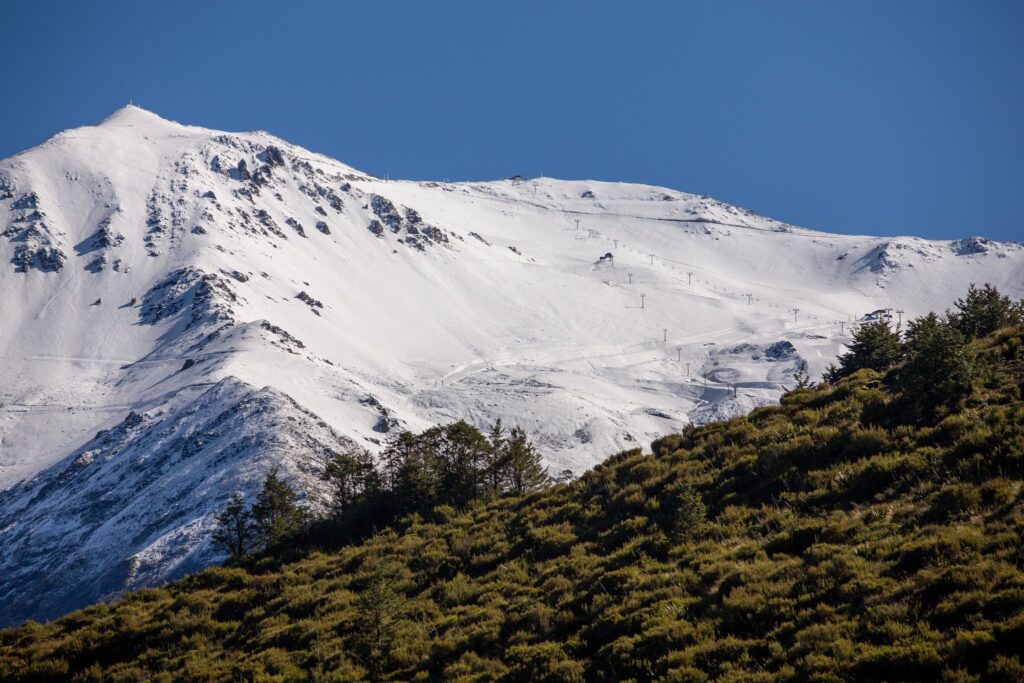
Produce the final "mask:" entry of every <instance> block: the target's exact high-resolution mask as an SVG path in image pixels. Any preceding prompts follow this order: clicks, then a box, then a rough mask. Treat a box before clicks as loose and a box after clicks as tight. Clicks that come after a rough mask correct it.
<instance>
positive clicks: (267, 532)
mask: <svg viewBox="0 0 1024 683" xmlns="http://www.w3.org/2000/svg"><path fill="white" fill-rule="evenodd" d="M297 501H298V494H296V493H295V490H294V489H293V488H292V487H291V486H289V485H288V482H286V481H285V480H284V479H282V478H281V477H279V476H278V474H277V468H274V469H272V470H271V471H270V472H268V473H267V476H266V478H265V479H264V480H263V488H262V490H260V493H259V495H258V496H257V497H256V502H255V503H254V504H253V506H252V517H253V523H254V526H255V529H256V531H257V535H258V536H259V539H260V541H261V542H262V543H263V545H264V546H265V547H269V546H273V545H276V544H277V543H280V542H281V541H283V540H284V539H286V538H289V537H291V536H294V535H295V534H296V533H297V532H298V531H299V530H300V529H301V528H302V525H303V523H304V522H305V513H304V511H303V509H302V508H301V507H299V505H298V502H297Z"/></svg>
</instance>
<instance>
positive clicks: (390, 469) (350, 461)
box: [212, 420, 565, 560]
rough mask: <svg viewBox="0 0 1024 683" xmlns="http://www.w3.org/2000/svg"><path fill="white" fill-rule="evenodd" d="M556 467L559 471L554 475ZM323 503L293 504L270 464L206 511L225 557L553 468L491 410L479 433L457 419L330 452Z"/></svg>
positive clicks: (468, 498)
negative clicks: (376, 444)
mask: <svg viewBox="0 0 1024 683" xmlns="http://www.w3.org/2000/svg"><path fill="white" fill-rule="evenodd" d="M561 477H562V478H564V477H565V473H563V474H562V475H561ZM323 479H324V480H325V481H326V483H327V484H328V488H329V490H330V492H331V507H330V510H329V511H328V513H327V514H326V515H324V516H320V517H319V518H317V517H314V516H313V515H311V514H310V513H309V512H308V510H307V509H306V508H305V507H303V506H302V504H301V503H300V500H299V496H298V494H297V493H296V491H295V490H294V489H293V488H292V487H291V486H290V485H289V484H288V483H287V482H286V481H285V480H284V479H283V478H282V477H281V476H280V475H279V473H278V471H277V470H276V469H274V470H271V471H270V472H269V473H267V475H266V477H265V479H264V481H263V485H262V488H261V489H260V491H259V493H258V494H257V496H256V498H255V500H254V501H253V502H252V504H251V505H247V504H246V501H245V498H244V496H243V495H242V494H241V493H240V492H235V493H234V494H232V496H231V497H230V499H229V500H228V502H227V504H226V505H225V506H224V508H222V509H221V510H220V512H219V513H218V514H217V516H216V518H215V527H214V531H213V535H212V541H213V544H214V546H215V547H216V548H218V549H220V550H223V551H224V552H226V553H227V554H228V555H229V557H230V558H232V559H235V560H237V559H240V558H243V557H245V556H248V555H252V554H256V553H261V552H267V551H273V550H274V549H280V548H282V547H284V546H288V545H309V544H310V543H314V544H320V545H322V544H323V543H324V542H325V541H326V542H328V543H330V544H339V543H347V542H352V541H354V540H357V539H360V538H364V537H366V536H367V535H369V534H371V533H373V531H375V530H377V529H380V528H383V527H386V526H389V525H391V524H393V523H394V522H396V521H397V520H398V519H400V518H402V517H404V516H406V515H408V514H411V513H416V512H421V513H422V512H427V511H430V510H432V509H433V508H436V507H438V506H443V505H448V506H451V507H453V508H455V509H457V510H460V509H464V508H465V507H467V506H468V505H469V504H471V503H473V502H474V501H482V500H488V499H493V498H497V497H500V496H506V495H512V496H522V495H526V494H529V493H533V492H535V491H538V490H540V489H543V488H545V487H547V486H548V485H550V484H551V483H552V482H553V481H555V478H553V477H552V476H551V475H550V474H549V472H548V469H547V467H545V466H544V464H543V461H542V458H541V456H540V453H539V452H538V451H537V448H536V447H535V446H534V444H533V442H532V441H531V440H530V439H529V438H528V436H527V435H526V432H525V431H524V430H523V429H522V428H520V427H513V428H512V429H510V430H506V429H505V427H504V426H503V425H502V423H501V420H498V421H497V423H495V425H494V426H493V427H492V428H491V429H490V430H489V432H488V433H487V434H484V433H483V432H481V431H480V430H479V429H477V428H476V427H473V426H472V425H470V424H469V423H467V422H465V421H459V422H455V423H452V424H449V425H443V426H436V427H432V428H430V429H427V430H426V431H424V432H421V433H419V434H415V433H413V432H410V431H404V432H401V433H399V434H397V435H396V436H395V437H393V438H392V439H390V440H389V441H388V443H387V445H386V447H385V449H384V451H383V452H382V453H381V455H380V456H379V457H375V456H374V455H373V454H372V453H370V452H369V451H367V450H366V449H355V450H352V451H350V452H341V453H337V454H335V455H334V456H333V457H332V458H331V459H330V460H329V461H328V463H327V465H326V467H325V468H324V473H323Z"/></svg>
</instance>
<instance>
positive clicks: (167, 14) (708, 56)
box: [0, 0, 1024, 240]
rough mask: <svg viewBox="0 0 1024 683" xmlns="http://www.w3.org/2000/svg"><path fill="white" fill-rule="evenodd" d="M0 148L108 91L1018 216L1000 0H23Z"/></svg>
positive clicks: (497, 149) (908, 216)
mask: <svg viewBox="0 0 1024 683" xmlns="http://www.w3.org/2000/svg"><path fill="white" fill-rule="evenodd" d="M2 16H3V21H2V22H0V93H2V95H0V157H3V156H8V155H10V154H13V153H16V152H18V151H20V150H22V149H25V148H27V147H30V146H32V145H35V144H37V143H39V142H41V141H42V140H44V139H45V138H47V137H49V136H50V135H52V134H53V133H55V132H57V131H58V130H61V129H64V128H69V127H73V126H78V125H82V124H87V123H93V122H96V121H98V120H99V119H101V118H103V117H104V116H105V115H106V114H108V113H109V112H110V111H112V110H114V109H116V108H117V107H119V106H121V105H122V104H125V103H127V102H128V101H129V100H134V101H135V103H136V104H139V105H140V106H144V107H146V108H147V109H151V110H153V111H155V112H157V113H159V114H160V115H162V116H164V117H166V118H171V119H175V120H179V121H182V122H185V123H195V124H199V125H204V126H208V127H212V128H223V129H228V130H248V129H254V128H261V129H266V130H269V131H271V132H272V133H274V134H276V135H279V136H281V137H283V138H285V139H287V140H289V141H291V142H295V143H297V144H300V145H303V146H305V147H308V148H310V149H312V150H315V151H318V152H323V153H325V154H328V155H330V156H333V157H336V158H338V159H340V160H342V161H344V162H346V163H348V164H351V165H353V166H355V167H357V168H361V169H363V170H366V171H368V172H371V173H375V174H379V175H383V174H388V175H390V176H392V177H406V178H448V179H451V180H459V179H489V178H498V177H504V176H510V175H514V174H523V175H538V174H544V175H549V176H555V177H562V178H584V177H585V178H597V179H602V180H626V181H636V182H646V183H652V184H657V185H665V186H668V187H673V188H677V189H681V190H685V191H689V192H696V193H707V194H710V195H712V196H715V197H717V198H719V199H722V200H724V201H728V202H731V203H735V204H739V205H741V206H745V207H748V208H750V209H753V210H755V211H757V212H759V213H762V214H766V215H769V216H772V217H775V218H779V219H782V220H786V221H789V222H792V223H796V224H799V225H805V226H808V227H813V228H817V229H822V230H831V231H836V232H855V233H873V234H918V235H922V236H926V237H934V238H951V237H960V236H964V235H973V234H983V235H987V236H990V237H995V238H1000V239H1018V240H1024V40H1022V39H1021V37H1020V36H1021V34H1022V33H1024V2H1016V1H1013V2H998V1H995V0H992V1H987V2H978V3H974V2H967V1H966V0H965V1H964V2H959V3H951V2H942V1H938V0H929V1H927V2H926V1H924V0H917V1H913V2H911V1H905V0H886V1H884V2H870V1H865V0H858V1H857V2H852V1H851V2H838V1H835V2H762V1H756V2H735V1H729V0H723V1H721V2H710V1H708V2H699V3H688V2H667V1H666V2H639V1H631V2H599V1H598V2H568V1H558V2H530V1H527V0H518V1H517V2H501V3H499V2H479V1H473V2H386V1H385V2H361V3H348V2H259V1H249V2H226V1H225V2H190V1H177V2H173V3H142V2H112V1H104V2H71V1H68V2H45V1H42V0H34V1H32V2H27V1H23V0H13V1H11V2H7V3H5V4H4V8H3V11H2Z"/></svg>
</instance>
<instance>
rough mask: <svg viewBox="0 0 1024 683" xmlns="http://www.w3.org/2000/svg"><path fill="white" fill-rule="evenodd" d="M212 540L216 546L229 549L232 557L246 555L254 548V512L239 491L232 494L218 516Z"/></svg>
mask: <svg viewBox="0 0 1024 683" xmlns="http://www.w3.org/2000/svg"><path fill="white" fill-rule="evenodd" d="M216 523H217V525H216V527H214V529H213V535H212V540H213V544H214V546H215V547H217V548H219V549H221V550H225V551H227V553H228V555H229V556H230V557H231V558H232V559H238V558H240V557H243V556H245V555H246V554H247V553H248V552H249V551H250V550H251V549H252V541H253V535H254V530H253V524H252V513H251V511H250V510H249V509H248V508H246V506H245V498H243V497H242V494H241V493H239V492H238V491H236V492H234V493H233V494H231V497H230V498H229V499H228V502H227V504H226V505H225V506H224V509H223V510H221V511H220V512H219V513H218V514H217V517H216Z"/></svg>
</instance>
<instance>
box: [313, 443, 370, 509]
mask: <svg viewBox="0 0 1024 683" xmlns="http://www.w3.org/2000/svg"><path fill="white" fill-rule="evenodd" d="M324 479H325V480H326V481H327V482H328V483H329V484H330V485H331V488H332V489H333V493H334V497H333V504H334V513H335V514H336V515H340V514H343V513H344V512H346V511H347V510H349V509H351V508H352V507H353V506H354V505H356V504H357V503H359V502H360V501H362V500H363V498H364V497H365V496H367V495H371V494H373V493H376V491H377V490H378V489H379V487H380V474H379V473H378V472H377V469H376V467H375V466H374V462H373V456H372V455H371V454H370V453H369V451H367V450H365V449H357V450H355V451H353V452H351V453H338V454H337V455H335V456H334V458H332V459H331V460H330V462H328V463H327V467H326V468H325V470H324Z"/></svg>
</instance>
